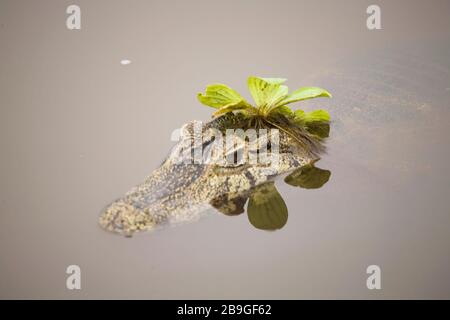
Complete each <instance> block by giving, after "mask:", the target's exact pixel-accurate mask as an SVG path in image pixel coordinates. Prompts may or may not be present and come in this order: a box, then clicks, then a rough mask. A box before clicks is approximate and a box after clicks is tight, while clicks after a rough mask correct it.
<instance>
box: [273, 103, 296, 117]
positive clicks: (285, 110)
mask: <svg viewBox="0 0 450 320" xmlns="http://www.w3.org/2000/svg"><path fill="white" fill-rule="evenodd" d="M275 111H276V112H277V113H281V114H282V115H284V116H286V117H287V118H293V117H294V118H295V114H294V112H293V111H292V110H291V108H289V107H288V106H279V107H278V108H276V110H275Z"/></svg>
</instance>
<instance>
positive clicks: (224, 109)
mask: <svg viewBox="0 0 450 320" xmlns="http://www.w3.org/2000/svg"><path fill="white" fill-rule="evenodd" d="M250 108H253V107H251V106H249V105H248V104H247V103H246V102H245V101H239V102H237V103H235V104H229V105H226V106H224V107H221V108H220V109H219V110H217V111H216V112H214V113H213V115H214V116H215V117H217V116H220V115H222V114H225V113H228V112H232V111H236V110H245V109H250Z"/></svg>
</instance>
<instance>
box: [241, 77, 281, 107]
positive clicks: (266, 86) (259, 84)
mask: <svg viewBox="0 0 450 320" xmlns="http://www.w3.org/2000/svg"><path fill="white" fill-rule="evenodd" d="M268 79H269V81H267V80H265V79H263V78H258V77H249V78H248V89H249V90H250V93H251V95H252V97H253V100H255V103H256V106H257V107H258V108H270V107H271V106H274V105H276V104H277V103H278V101H280V100H282V99H284V98H285V97H286V96H287V94H288V87H287V86H283V85H281V83H282V82H281V80H282V79H278V78H276V80H274V79H275V78H268Z"/></svg>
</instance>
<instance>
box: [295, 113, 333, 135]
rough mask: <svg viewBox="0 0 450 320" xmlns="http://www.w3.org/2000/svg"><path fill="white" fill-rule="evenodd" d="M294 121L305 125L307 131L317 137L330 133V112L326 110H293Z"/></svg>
mask: <svg viewBox="0 0 450 320" xmlns="http://www.w3.org/2000/svg"><path fill="white" fill-rule="evenodd" d="M294 115H295V118H294V122H296V123H297V124H299V125H302V126H304V127H306V130H308V132H309V133H311V134H313V135H316V136H317V137H319V138H322V139H323V138H328V136H329V135H330V123H329V122H330V114H329V113H328V111H326V110H314V111H311V112H304V111H303V110H296V111H295V112H294Z"/></svg>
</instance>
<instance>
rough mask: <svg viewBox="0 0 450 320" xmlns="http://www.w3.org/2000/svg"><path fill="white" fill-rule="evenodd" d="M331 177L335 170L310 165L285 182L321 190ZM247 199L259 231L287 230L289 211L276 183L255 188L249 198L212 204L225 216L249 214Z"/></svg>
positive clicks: (294, 173)
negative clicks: (285, 227) (332, 171)
mask: <svg viewBox="0 0 450 320" xmlns="http://www.w3.org/2000/svg"><path fill="white" fill-rule="evenodd" d="M330 176H331V171H329V170H324V169H320V168H317V167H316V166H314V164H310V165H306V166H303V167H301V168H299V169H297V170H295V171H294V172H292V173H291V174H290V175H288V176H287V177H286V178H285V179H284V182H286V183H287V184H289V185H291V186H294V187H300V188H304V189H318V188H321V187H322V186H323V185H325V184H326V183H327V182H328V180H329V179H330ZM247 200H248V204H247V215H248V220H249V221H250V223H251V224H252V225H253V226H254V227H255V228H257V229H261V230H277V229H281V228H283V227H284V225H285V224H286V222H287V220H288V208H287V206H286V203H285V202H284V200H283V197H282V196H281V194H280V193H279V192H278V190H277V188H276V187H275V182H274V181H270V182H267V183H264V184H262V185H259V186H258V187H255V188H254V189H253V190H251V191H250V193H249V194H248V195H246V196H240V197H236V198H233V199H216V200H215V201H213V202H212V203H211V204H212V205H213V206H214V207H215V208H216V209H217V210H218V211H220V212H221V213H223V214H225V215H229V216H235V215H240V214H242V213H244V212H245V211H246V210H245V204H246V203H247Z"/></svg>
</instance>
